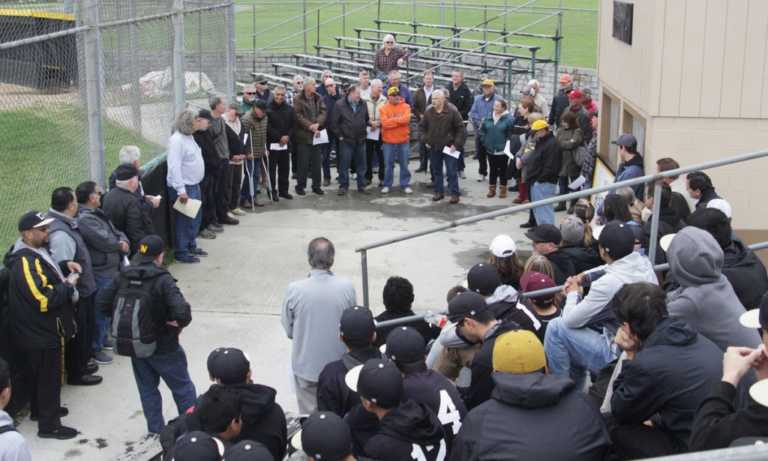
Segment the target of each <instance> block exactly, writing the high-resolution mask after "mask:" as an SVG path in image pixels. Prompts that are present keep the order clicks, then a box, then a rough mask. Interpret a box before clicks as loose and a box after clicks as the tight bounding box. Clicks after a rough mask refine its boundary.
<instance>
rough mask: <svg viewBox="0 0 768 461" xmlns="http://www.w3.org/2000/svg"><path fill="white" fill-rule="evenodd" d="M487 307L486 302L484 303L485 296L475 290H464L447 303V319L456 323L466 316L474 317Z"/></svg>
mask: <svg viewBox="0 0 768 461" xmlns="http://www.w3.org/2000/svg"><path fill="white" fill-rule="evenodd" d="M487 309H488V304H486V302H485V298H483V297H482V296H480V295H479V294H477V293H475V292H472V291H466V292H464V293H461V294H459V295H457V296H456V297H455V298H453V299H452V300H451V302H450V303H448V320H450V321H451V322H454V323H456V322H459V321H460V320H462V319H465V318H467V317H475V316H476V315H477V314H479V313H481V312H485V311H486V310H487Z"/></svg>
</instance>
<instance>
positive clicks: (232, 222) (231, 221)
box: [221, 216, 240, 226]
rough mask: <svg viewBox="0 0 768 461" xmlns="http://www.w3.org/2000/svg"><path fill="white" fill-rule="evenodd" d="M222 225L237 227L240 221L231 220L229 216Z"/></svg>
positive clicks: (223, 220)
mask: <svg viewBox="0 0 768 461" xmlns="http://www.w3.org/2000/svg"><path fill="white" fill-rule="evenodd" d="M221 223H222V224H226V225H227V226H236V225H238V224H240V221H238V220H237V219H234V218H230V217H229V216H227V219H222V220H221Z"/></svg>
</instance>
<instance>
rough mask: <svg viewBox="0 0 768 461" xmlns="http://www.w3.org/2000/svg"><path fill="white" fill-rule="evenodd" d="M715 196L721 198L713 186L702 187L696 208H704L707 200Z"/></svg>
mask: <svg viewBox="0 0 768 461" xmlns="http://www.w3.org/2000/svg"><path fill="white" fill-rule="evenodd" d="M717 198H721V197H720V196H719V195H717V192H716V191H715V188H714V187H710V188H708V189H704V190H703V191H701V197H699V201H698V202H696V209H697V210H698V209H699V208H706V207H707V204H709V202H711V201H712V200H714V199H717Z"/></svg>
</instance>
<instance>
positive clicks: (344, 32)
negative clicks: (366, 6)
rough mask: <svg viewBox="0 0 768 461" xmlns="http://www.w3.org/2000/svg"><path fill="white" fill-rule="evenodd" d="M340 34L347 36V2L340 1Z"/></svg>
mask: <svg viewBox="0 0 768 461" xmlns="http://www.w3.org/2000/svg"><path fill="white" fill-rule="evenodd" d="M341 35H343V36H345V37H346V36H347V2H346V1H344V0H342V2H341Z"/></svg>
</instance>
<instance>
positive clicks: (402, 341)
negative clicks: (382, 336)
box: [385, 327, 427, 364]
mask: <svg viewBox="0 0 768 461" xmlns="http://www.w3.org/2000/svg"><path fill="white" fill-rule="evenodd" d="M426 347H427V344H426V343H425V342H424V337H423V336H421V333H419V332H418V331H416V330H415V329H414V328H411V327H397V328H395V329H394V330H392V332H390V333H389V336H387V347H386V352H385V354H386V355H387V357H389V359H390V360H392V361H394V362H397V363H400V364H408V363H419V362H423V361H424V356H425V355H426Z"/></svg>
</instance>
